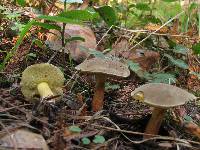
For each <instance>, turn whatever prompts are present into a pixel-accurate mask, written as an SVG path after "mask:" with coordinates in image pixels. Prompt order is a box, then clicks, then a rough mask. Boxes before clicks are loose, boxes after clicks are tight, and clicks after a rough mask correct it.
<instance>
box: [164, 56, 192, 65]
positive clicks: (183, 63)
mask: <svg viewBox="0 0 200 150" xmlns="http://www.w3.org/2000/svg"><path fill="white" fill-rule="evenodd" d="M164 56H165V57H167V58H168V59H169V60H170V61H171V62H172V64H174V65H175V66H177V67H180V68H182V69H188V65H187V64H186V63H185V62H184V61H183V60H181V59H174V58H173V57H172V56H170V55H168V54H164Z"/></svg>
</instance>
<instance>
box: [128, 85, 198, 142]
mask: <svg viewBox="0 0 200 150" xmlns="http://www.w3.org/2000/svg"><path fill="white" fill-rule="evenodd" d="M131 96H132V98H134V99H135V100H139V101H143V102H144V103H146V104H148V105H150V106H153V107H154V110H153V112H152V116H151V118H150V120H149V122H148V124H147V126H146V129H145V133H146V134H158V132H159V128H160V126H161V123H162V120H163V118H164V115H165V112H166V110H167V109H168V108H171V107H176V106H180V105H183V104H185V102H187V101H189V100H193V99H196V97H195V96H194V95H193V94H191V93H189V92H187V91H185V90H183V89H181V88H178V87H176V86H173V85H169V84H164V83H149V84H145V85H142V86H140V87H138V88H136V89H135V90H134V91H133V92H132V93H131ZM149 137H152V136H150V135H144V139H146V138H149Z"/></svg>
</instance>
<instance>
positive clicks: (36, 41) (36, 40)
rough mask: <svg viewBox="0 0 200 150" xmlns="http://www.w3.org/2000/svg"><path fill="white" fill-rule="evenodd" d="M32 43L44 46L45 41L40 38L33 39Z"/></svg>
mask: <svg viewBox="0 0 200 150" xmlns="http://www.w3.org/2000/svg"><path fill="white" fill-rule="evenodd" d="M32 43H34V44H36V45H37V46H38V47H40V48H43V45H44V43H43V42H42V41H41V40H39V39H35V40H33V42H32Z"/></svg>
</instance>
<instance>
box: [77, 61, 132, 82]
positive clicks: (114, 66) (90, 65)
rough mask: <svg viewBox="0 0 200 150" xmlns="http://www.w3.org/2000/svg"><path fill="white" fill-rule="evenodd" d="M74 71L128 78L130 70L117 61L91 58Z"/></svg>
mask: <svg viewBox="0 0 200 150" xmlns="http://www.w3.org/2000/svg"><path fill="white" fill-rule="evenodd" d="M76 69H77V70H79V71H82V72H86V73H93V74H98V73H100V74H106V75H111V76H117V77H124V78H125V77H128V76H129V75H130V70H129V69H128V66H127V65H125V64H123V63H121V62H119V61H117V60H110V59H103V58H97V57H96V58H92V59H89V60H85V61H84V62H83V63H81V64H80V65H78V66H76Z"/></svg>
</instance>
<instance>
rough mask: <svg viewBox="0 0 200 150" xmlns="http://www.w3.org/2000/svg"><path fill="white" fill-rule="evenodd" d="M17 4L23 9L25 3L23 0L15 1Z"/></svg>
mask: <svg viewBox="0 0 200 150" xmlns="http://www.w3.org/2000/svg"><path fill="white" fill-rule="evenodd" d="M17 3H18V4H19V5H20V6H22V7H24V6H25V5H26V1H25V0H17Z"/></svg>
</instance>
